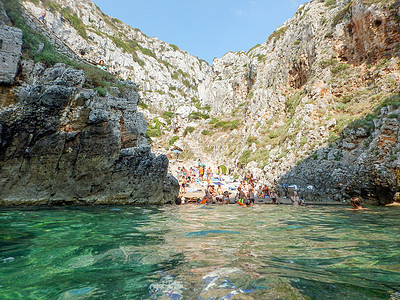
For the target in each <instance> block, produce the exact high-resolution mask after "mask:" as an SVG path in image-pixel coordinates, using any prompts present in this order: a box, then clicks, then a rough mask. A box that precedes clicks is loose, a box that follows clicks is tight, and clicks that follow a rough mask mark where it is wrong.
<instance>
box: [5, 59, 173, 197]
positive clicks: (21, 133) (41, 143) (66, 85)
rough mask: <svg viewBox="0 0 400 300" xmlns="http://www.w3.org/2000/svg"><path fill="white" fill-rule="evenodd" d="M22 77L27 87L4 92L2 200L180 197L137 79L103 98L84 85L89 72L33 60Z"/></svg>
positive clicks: (111, 89)
mask: <svg viewBox="0 0 400 300" xmlns="http://www.w3.org/2000/svg"><path fill="white" fill-rule="evenodd" d="M20 77H21V79H22V78H23V79H24V81H23V84H22V86H14V87H9V88H7V89H3V90H2V98H1V99H2V101H1V108H0V170H1V172H0V174H1V175H0V204H3V205H16V204H64V203H69V204H147V203H148V204H161V203H169V202H172V201H173V200H174V199H175V197H176V196H177V190H178V183H177V181H176V180H175V179H174V178H173V177H172V176H170V175H167V169H168V159H167V157H166V156H164V155H161V156H158V157H156V156H155V155H154V154H152V153H151V152H150V147H149V146H148V145H147V141H146V137H145V134H146V127H147V123H146V121H145V119H144V117H143V115H142V114H141V113H138V112H137V102H138V94H137V92H136V86H135V85H134V84H133V83H131V82H119V84H118V86H116V87H111V88H110V92H109V93H108V94H107V95H103V96H99V95H98V94H97V93H96V92H95V91H93V90H91V89H85V88H83V84H84V82H85V80H86V78H85V74H84V72H83V71H81V70H75V69H71V68H66V67H65V65H63V64H58V65H55V66H54V67H50V68H46V67H45V66H44V65H43V64H41V63H37V64H34V63H33V62H32V61H24V63H23V65H22V72H21V74H20ZM17 80H18V79H17ZM6 94H7V97H4V96H5V95H6Z"/></svg>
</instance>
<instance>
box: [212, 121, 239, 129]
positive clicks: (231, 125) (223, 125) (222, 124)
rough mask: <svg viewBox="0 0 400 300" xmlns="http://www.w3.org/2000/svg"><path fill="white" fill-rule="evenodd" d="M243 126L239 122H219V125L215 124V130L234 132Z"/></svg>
mask: <svg viewBox="0 0 400 300" xmlns="http://www.w3.org/2000/svg"><path fill="white" fill-rule="evenodd" d="M239 125H241V123H240V121H239V120H233V121H219V122H218V123H215V124H214V128H222V129H224V130H233V129H237V128H238V127H239Z"/></svg>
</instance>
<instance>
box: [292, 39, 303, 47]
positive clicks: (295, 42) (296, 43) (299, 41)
mask: <svg viewBox="0 0 400 300" xmlns="http://www.w3.org/2000/svg"><path fill="white" fill-rule="evenodd" d="M300 43H301V40H296V41H294V43H293V45H295V46H298V45H300Z"/></svg>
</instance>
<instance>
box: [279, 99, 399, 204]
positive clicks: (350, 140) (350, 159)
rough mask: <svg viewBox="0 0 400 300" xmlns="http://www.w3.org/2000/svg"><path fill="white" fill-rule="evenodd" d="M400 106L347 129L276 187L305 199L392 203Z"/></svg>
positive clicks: (397, 171) (397, 178) (286, 176)
mask: <svg viewBox="0 0 400 300" xmlns="http://www.w3.org/2000/svg"><path fill="white" fill-rule="evenodd" d="M398 100H400V98H399V99H398ZM399 105H400V102H397V104H395V105H389V106H388V107H385V108H383V109H382V110H381V113H380V115H379V116H378V117H377V118H376V119H374V120H369V121H367V120H364V121H363V122H355V123H354V124H350V125H349V126H347V127H346V128H345V129H344V130H343V135H342V137H341V138H340V139H339V140H338V141H336V142H335V143H334V144H333V145H332V146H331V147H327V148H322V149H319V150H317V151H316V152H315V153H314V154H313V155H312V156H311V157H309V158H307V159H306V160H304V161H303V162H302V163H300V164H299V165H298V166H296V167H295V168H293V169H292V170H291V171H290V172H289V173H287V174H285V175H284V176H283V177H282V179H281V180H280V184H279V188H280V189H281V190H282V191H283V185H285V186H289V185H296V186H297V187H298V189H299V194H300V196H301V197H303V198H305V199H306V200H317V201H323V200H339V201H340V200H343V199H349V198H350V197H352V196H360V197H362V198H363V199H368V200H370V201H372V202H375V203H380V204H386V203H388V202H391V200H392V199H393V196H394V194H395V192H396V191H397V190H398V188H399V183H400V181H399V180H400V159H399V156H398V153H399V151H400V144H399V141H400V126H399V125H400V122H399V120H400V118H399V113H400V109H399Z"/></svg>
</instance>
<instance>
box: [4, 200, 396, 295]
mask: <svg viewBox="0 0 400 300" xmlns="http://www.w3.org/2000/svg"><path fill="white" fill-rule="evenodd" d="M202 208H203V206H197V205H192V206H180V207H175V206H165V207H155V206H148V207H129V206H126V207H125V206H124V207H122V206H119V207H69V208H40V209H39V208H29V209H28V208H26V209H5V208H3V209H1V210H0V265H1V268H0V299H13V300H14V299H400V227H399V224H400V209H399V208H371V209H370V210H364V211H351V210H347V209H346V208H345V207H292V206H269V205H265V206H262V205H259V206H255V207H252V208H246V207H238V206H235V205H228V206H209V207H208V208H209V209H202Z"/></svg>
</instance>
